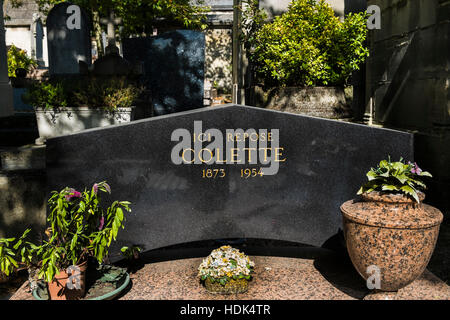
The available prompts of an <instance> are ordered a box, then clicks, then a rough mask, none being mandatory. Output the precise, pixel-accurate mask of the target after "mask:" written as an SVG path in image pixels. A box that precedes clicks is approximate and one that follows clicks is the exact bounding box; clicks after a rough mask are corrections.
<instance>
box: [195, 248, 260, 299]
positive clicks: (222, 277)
mask: <svg viewBox="0 0 450 320" xmlns="http://www.w3.org/2000/svg"><path fill="white" fill-rule="evenodd" d="M253 268H254V263H253V261H251V260H250V259H249V257H248V256H246V255H245V254H244V253H241V252H239V250H237V249H235V248H232V247H231V246H222V247H220V248H218V249H216V250H213V251H212V252H211V254H210V255H209V256H208V257H207V258H205V259H204V260H203V261H202V263H201V264H200V266H199V268H198V271H199V273H198V276H199V278H200V280H201V281H202V282H203V283H204V285H205V287H206V290H208V291H209V292H211V293H220V294H231V293H243V292H246V291H247V289H248V281H250V280H251V277H252V272H253Z"/></svg>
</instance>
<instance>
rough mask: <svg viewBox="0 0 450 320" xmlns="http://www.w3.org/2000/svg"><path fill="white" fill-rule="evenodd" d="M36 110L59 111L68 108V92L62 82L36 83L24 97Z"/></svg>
mask: <svg viewBox="0 0 450 320" xmlns="http://www.w3.org/2000/svg"><path fill="white" fill-rule="evenodd" d="M22 100H23V101H24V102H25V103H28V104H30V105H32V106H33V107H34V108H42V109H45V110H59V109H61V108H65V107H67V106H68V98H67V92H66V89H65V87H64V85H63V83H62V82H50V81H44V82H36V83H34V84H32V85H31V86H30V87H29V88H28V90H27V92H26V93H25V94H24V95H23V96H22Z"/></svg>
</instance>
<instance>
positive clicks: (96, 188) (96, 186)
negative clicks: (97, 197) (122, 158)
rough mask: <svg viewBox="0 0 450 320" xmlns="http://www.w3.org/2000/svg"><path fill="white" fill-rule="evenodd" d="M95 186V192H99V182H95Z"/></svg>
mask: <svg viewBox="0 0 450 320" xmlns="http://www.w3.org/2000/svg"><path fill="white" fill-rule="evenodd" d="M93 188H94V192H95V193H97V192H98V184H97V183H95V184H94V186H93Z"/></svg>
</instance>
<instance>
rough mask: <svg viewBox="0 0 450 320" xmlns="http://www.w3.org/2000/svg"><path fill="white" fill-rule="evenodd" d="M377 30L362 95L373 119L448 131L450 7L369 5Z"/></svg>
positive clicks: (421, 1)
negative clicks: (370, 102)
mask: <svg viewBox="0 0 450 320" xmlns="http://www.w3.org/2000/svg"><path fill="white" fill-rule="evenodd" d="M368 4H369V5H372V4H375V5H378V6H380V8H381V10H382V12H381V21H382V22H381V23H382V25H381V30H372V31H371V32H370V47H371V56H370V58H369V60H368V63H367V64H368V65H367V82H368V87H367V90H368V92H367V94H368V97H370V96H373V97H374V99H375V119H376V120H377V121H378V122H379V123H382V124H386V125H393V126H396V127H404V128H413V129H419V130H423V129H427V128H430V127H433V126H436V125H438V126H450V113H449V106H450V104H449V97H450V95H449V81H450V80H449V75H450V73H449V65H450V55H449V52H450V44H449V34H450V2H449V1H443V0H394V1H387V0H369V1H368Z"/></svg>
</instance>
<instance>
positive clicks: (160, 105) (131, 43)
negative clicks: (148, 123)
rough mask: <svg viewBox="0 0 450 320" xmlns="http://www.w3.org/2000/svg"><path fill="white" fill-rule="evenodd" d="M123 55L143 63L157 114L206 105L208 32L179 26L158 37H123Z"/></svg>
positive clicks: (145, 80) (145, 82)
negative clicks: (184, 28)
mask: <svg viewBox="0 0 450 320" xmlns="http://www.w3.org/2000/svg"><path fill="white" fill-rule="evenodd" d="M122 46H123V55H124V58H125V59H126V60H128V61H130V62H143V63H144V76H143V81H144V85H145V86H146V87H147V88H148V89H150V90H151V93H152V101H153V102H152V104H153V110H154V114H155V115H162V114H168V113H174V112H180V111H186V110H191V109H196V108H201V107H203V86H204V64H205V35H204V34H203V33H202V32H198V31H190V30H177V31H173V32H166V33H163V34H161V35H159V36H156V37H148V38H131V39H124V40H123V44H122Z"/></svg>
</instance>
